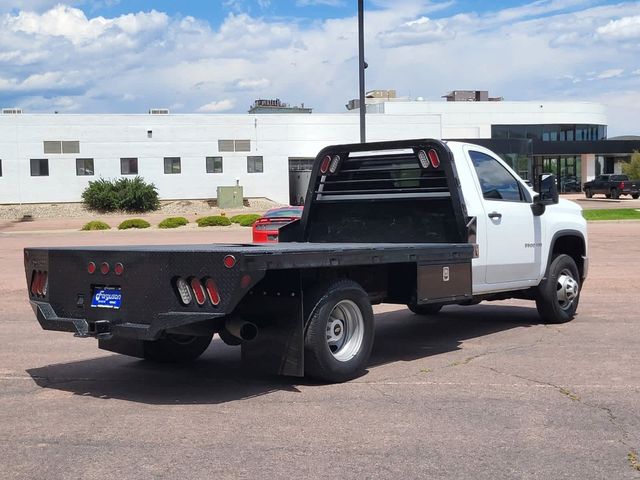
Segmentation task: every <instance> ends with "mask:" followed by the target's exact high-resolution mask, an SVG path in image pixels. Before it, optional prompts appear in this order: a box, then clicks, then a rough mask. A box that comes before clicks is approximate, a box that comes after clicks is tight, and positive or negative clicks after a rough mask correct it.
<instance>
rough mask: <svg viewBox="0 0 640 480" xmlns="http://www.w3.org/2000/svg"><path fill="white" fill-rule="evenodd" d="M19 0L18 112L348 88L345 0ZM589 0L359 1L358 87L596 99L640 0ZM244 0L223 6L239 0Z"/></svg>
mask: <svg viewBox="0 0 640 480" xmlns="http://www.w3.org/2000/svg"><path fill="white" fill-rule="evenodd" d="M7 1H9V2H11V0H7ZM80 1H82V0H78V1H77V2H76V3H75V4H79V2H80ZM84 1H86V0H84ZM307 1H312V0H307ZM329 1H333V0H329ZM12 3H13V4H14V6H15V5H17V4H18V3H19V2H17V1H14V2H12ZM30 3H31V4H32V5H33V8H29V9H28V8H24V9H23V10H21V11H19V12H18V13H16V11H15V10H13V9H4V6H5V2H2V4H3V6H2V7H0V11H4V12H8V13H0V94H2V96H3V101H5V102H6V104H11V105H18V106H22V107H23V108H25V109H26V110H27V111H52V110H54V109H60V110H64V111H66V110H65V109H67V108H68V109H74V111H86V112H140V113H143V112H146V111H147V110H148V108H150V107H155V106H166V105H169V106H170V107H171V110H172V111H175V112H181V111H182V112H194V111H206V112H222V111H225V112H234V111H236V112H242V113H244V111H245V110H244V109H243V108H242V106H243V105H249V104H251V103H252V102H253V100H255V98H257V97H256V95H258V96H261V97H267V98H281V99H282V100H283V101H286V102H288V103H292V104H300V103H303V102H304V103H305V105H309V106H311V107H313V108H314V111H316V112H340V111H344V104H345V103H346V102H347V101H348V100H349V99H350V98H355V97H357V86H358V71H357V52H358V47H357V31H356V26H357V22H356V18H355V8H354V9H352V10H353V11H352V12H351V13H350V16H348V17H344V18H331V19H327V20H317V21H314V22H311V23H304V22H297V21H290V20H283V19H281V18H270V17H256V16H253V15H250V14H248V13H229V14H228V15H227V16H226V18H225V19H224V20H223V22H222V23H221V24H220V25H210V24H209V23H207V22H206V21H204V20H202V19H198V18H193V17H183V16H179V17H178V16H176V17H171V16H169V15H167V14H165V13H162V12H156V11H151V12H140V13H136V14H128V15H121V16H115V17H114V18H103V17H99V16H92V15H91V14H90V13H87V12H90V11H91V9H90V8H89V9H87V8H85V9H84V11H82V10H79V9H77V8H73V7H72V6H71V5H73V3H70V2H65V5H58V6H54V5H53V2H48V3H47V2H46V1H44V0H43V1H41V2H30ZM270 3H271V7H273V5H274V2H272V1H271V2H270ZM593 3H594V2H591V1H590V0H566V1H560V0H554V1H549V0H545V1H536V2H531V3H529V4H526V5H523V6H520V7H517V8H511V9H502V10H496V11H494V12H490V13H483V14H478V13H474V12H472V11H468V12H464V13H460V14H456V15H452V16H451V15H449V16H448V15H447V14H446V10H443V8H445V7H446V6H450V5H451V3H450V2H435V3H434V2H431V1H428V0H369V1H368V3H367V5H369V6H370V7H369V8H370V9H368V10H367V14H366V24H365V35H366V44H365V50H366V51H365V54H366V58H367V62H368V63H369V69H368V70H367V85H366V86H367V89H374V88H395V89H396V90H397V91H398V94H399V95H403V96H404V95H407V96H412V97H417V96H423V97H426V98H439V97H440V96H441V95H442V94H444V93H446V92H447V91H449V90H452V89H456V88H472V89H474V88H478V89H488V90H490V93H491V94H492V95H496V96H504V97H505V98H506V99H508V100H554V99H558V100H563V99H567V100H585V101H590V100H597V99H602V101H605V102H612V101H613V100H612V98H613V97H614V96H615V93H611V92H618V91H624V92H633V91H640V57H638V55H637V50H638V38H640V37H636V36H634V35H635V32H636V30H635V29H636V23H635V22H636V21H637V20H636V19H637V18H638V17H640V3H639V2H637V1H633V2H632V1H622V2H621V3H619V4H612V5H606V4H604V5H603V4H602V2H596V4H597V5H599V6H595V7H591V6H590V5H591V4H593ZM36 4H37V5H36ZM122 4H123V5H124V4H126V2H123V3H122ZM252 4H253V6H254V10H257V9H258V6H256V5H257V4H256V3H255V2H253V3H252ZM85 5H86V4H85ZM249 5H251V4H250V3H249V2H247V1H237V0H236V1H231V2H227V3H226V4H225V7H224V8H227V9H228V10H229V11H234V12H235V11H238V12H249V11H252V10H250V9H248V8H247V7H248V6H249ZM263 6H264V7H265V8H266V7H268V5H267V4H266V3H264V2H263ZM271 7H269V8H271ZM18 8H19V6H18ZM234 9H237V10H234ZM28 10H30V11H28ZM438 10H439V12H440V13H438V14H436V13H434V12H435V11H438ZM621 66H624V69H623V68H622V67H621ZM629 72H633V74H630V73H629ZM587 86H588V88H587ZM609 93H611V95H609ZM626 98H634V97H633V96H632V95H631V94H629V95H627V97H626ZM59 99H66V100H64V101H62V100H59ZM56 102H58V103H56ZM60 102H62V103H63V104H64V103H65V102H66V104H67V106H64V105H62V106H61V104H60ZM71 102H73V103H71ZM627 108H628V109H629V111H630V112H631V114H629V115H628V116H624V118H625V119H627V118H632V116H633V115H635V117H636V118H637V117H638V116H640V103H636V104H632V103H628V104H627ZM612 111H614V112H619V111H620V110H619V109H618V110H612ZM632 114H633V115H632ZM611 124H612V125H616V122H614V121H613V120H611ZM612 128H613V127H612ZM615 128H619V127H615ZM620 128H621V127H620ZM630 128H631V127H630ZM635 128H636V131H637V130H638V129H637V127H635ZM621 130H622V128H621ZM612 132H615V130H612Z"/></svg>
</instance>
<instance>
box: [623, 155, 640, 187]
mask: <svg viewBox="0 0 640 480" xmlns="http://www.w3.org/2000/svg"><path fill="white" fill-rule="evenodd" d="M622 173H624V174H625V175H627V176H628V177H629V178H630V179H631V180H639V179H640V152H638V151H637V150H635V151H634V152H633V155H631V161H630V162H629V163H625V164H623V165H622Z"/></svg>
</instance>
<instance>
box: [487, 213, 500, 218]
mask: <svg viewBox="0 0 640 480" xmlns="http://www.w3.org/2000/svg"><path fill="white" fill-rule="evenodd" d="M489 218H491V219H493V218H502V214H501V213H498V212H491V213H490V214H489Z"/></svg>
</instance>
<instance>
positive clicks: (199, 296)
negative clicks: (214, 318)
mask: <svg viewBox="0 0 640 480" xmlns="http://www.w3.org/2000/svg"><path fill="white" fill-rule="evenodd" d="M191 289H192V290H193V296H194V297H196V302H198V305H202V304H203V303H204V301H205V298H206V297H205V295H204V288H202V284H201V283H200V280H198V279H197V278H192V279H191Z"/></svg>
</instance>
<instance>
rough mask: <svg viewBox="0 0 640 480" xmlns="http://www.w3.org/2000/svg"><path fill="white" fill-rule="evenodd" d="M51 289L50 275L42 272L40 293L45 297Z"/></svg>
mask: <svg viewBox="0 0 640 480" xmlns="http://www.w3.org/2000/svg"><path fill="white" fill-rule="evenodd" d="M48 290H49V276H48V275H47V272H42V278H41V279H40V290H39V291H38V293H39V294H40V295H42V296H43V297H46V296H47V291H48Z"/></svg>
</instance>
